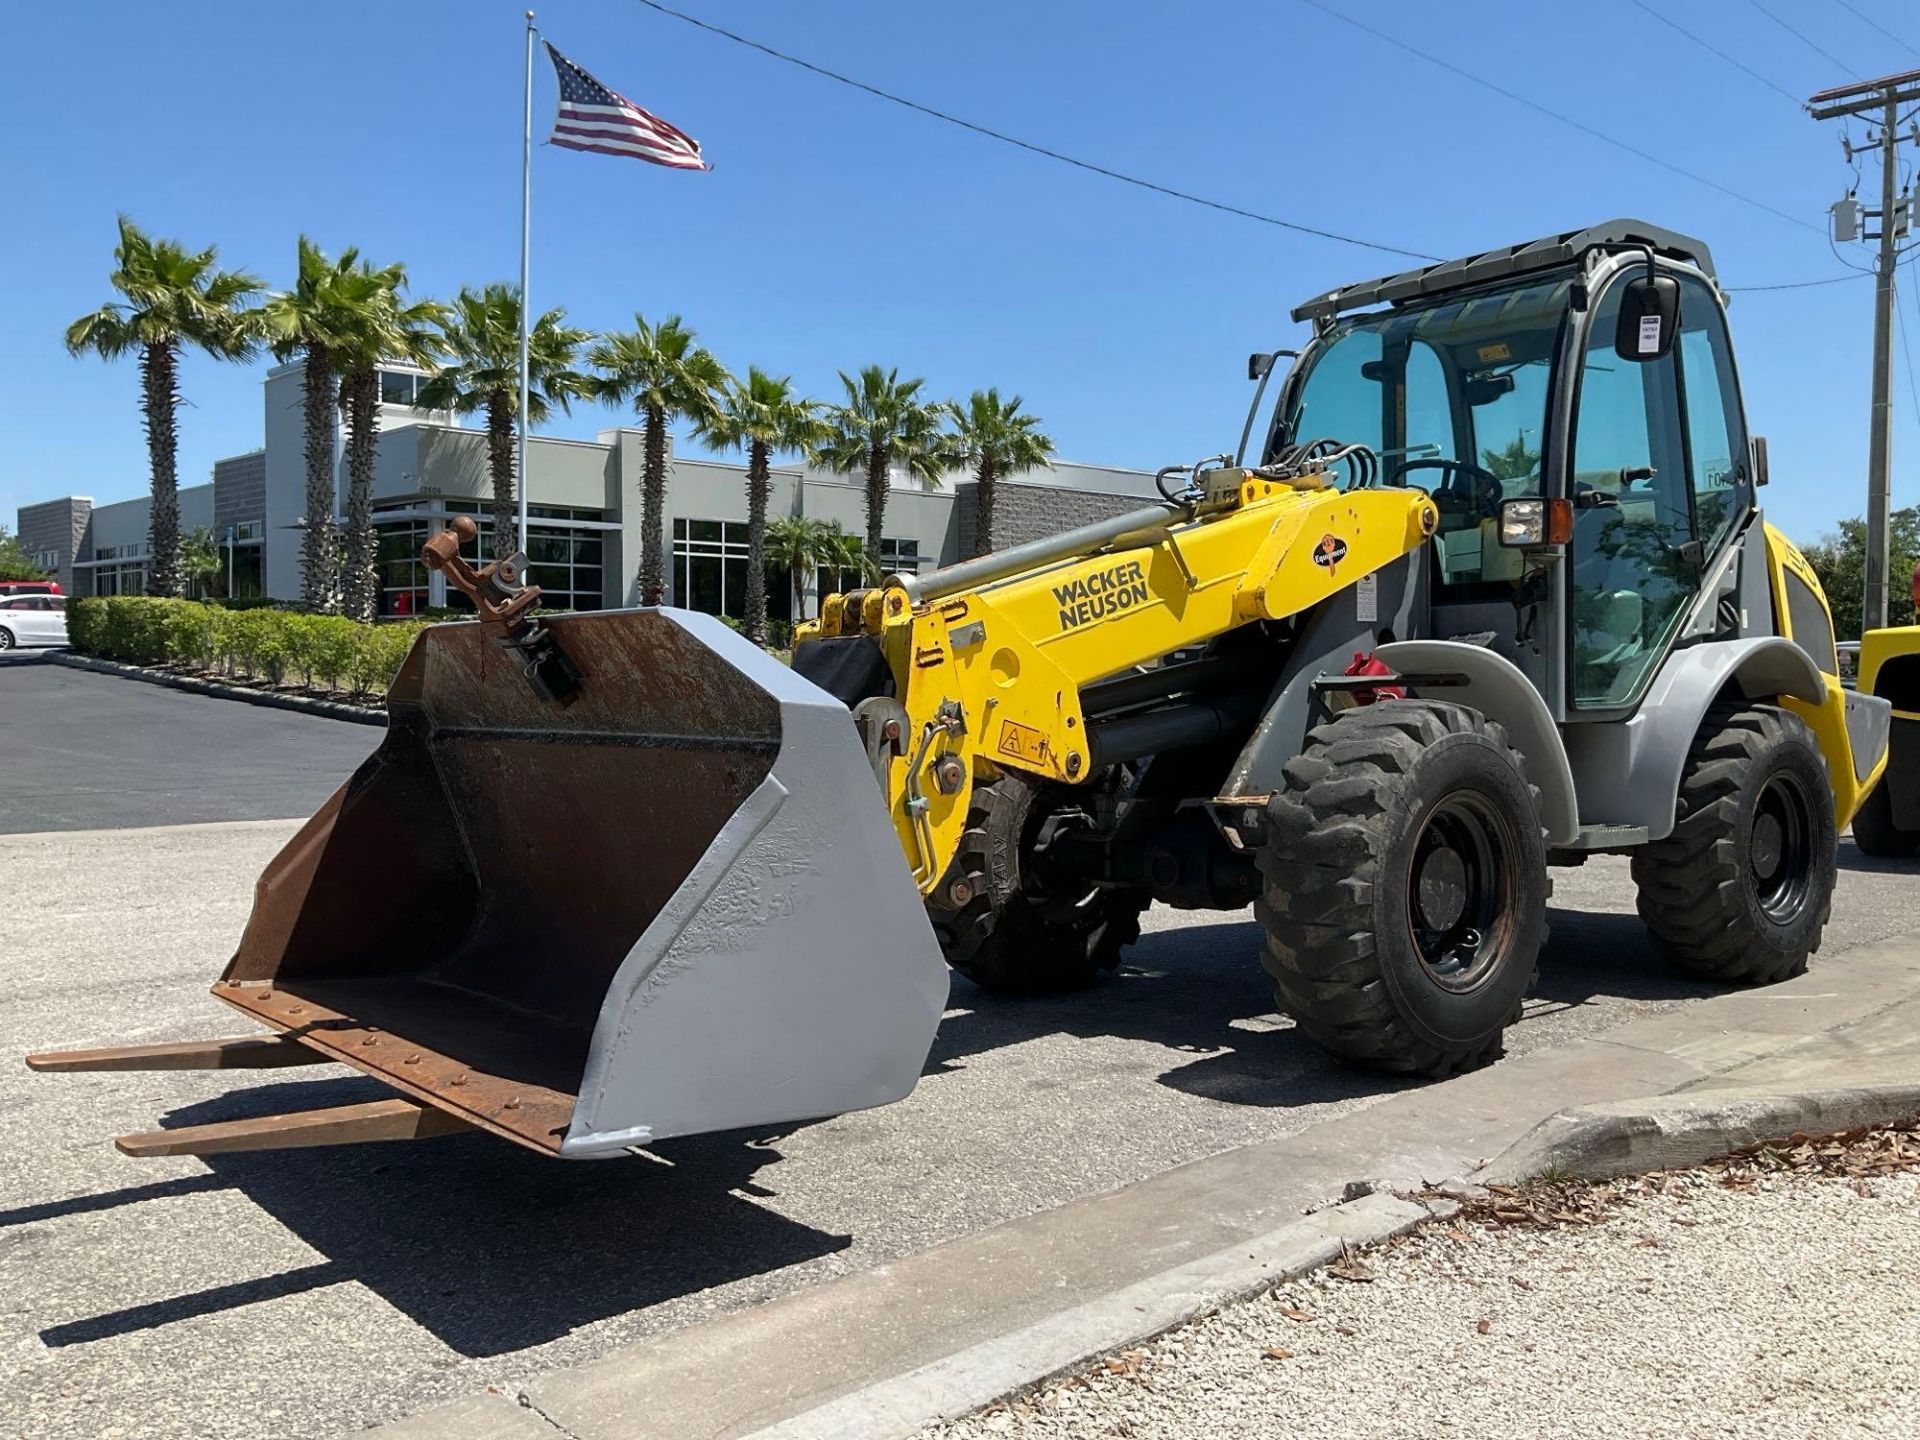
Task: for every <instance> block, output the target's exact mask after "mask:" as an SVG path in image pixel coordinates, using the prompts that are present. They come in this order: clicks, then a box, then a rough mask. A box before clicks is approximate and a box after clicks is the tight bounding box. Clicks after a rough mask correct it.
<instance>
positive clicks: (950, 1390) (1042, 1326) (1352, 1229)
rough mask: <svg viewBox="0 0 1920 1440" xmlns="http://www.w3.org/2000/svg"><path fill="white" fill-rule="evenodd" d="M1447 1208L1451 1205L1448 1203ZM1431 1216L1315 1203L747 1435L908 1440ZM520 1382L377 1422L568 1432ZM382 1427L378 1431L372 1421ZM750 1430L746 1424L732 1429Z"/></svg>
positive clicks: (426, 1434) (389, 1437) (422, 1428)
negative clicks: (1268, 1226)
mask: <svg viewBox="0 0 1920 1440" xmlns="http://www.w3.org/2000/svg"><path fill="white" fill-rule="evenodd" d="M1442 1213H1451V1211H1450V1210H1448V1211H1444V1212H1442ZM1432 1218H1434V1212H1433V1211H1430V1210H1428V1209H1427V1208H1426V1207H1425V1206H1423V1205H1416V1204H1414V1203H1413V1202H1411V1201H1408V1200H1402V1199H1399V1198H1398V1197H1396V1196H1393V1195H1384V1194H1373V1195H1367V1196H1364V1197H1363V1198H1361V1199H1358V1200H1349V1201H1347V1202H1345V1203H1344V1204H1340V1205H1332V1206H1329V1207H1328V1208H1327V1209H1325V1210H1319V1211H1315V1212H1314V1213H1313V1214H1312V1215H1309V1216H1306V1217H1305V1218H1304V1219H1301V1220H1296V1221H1294V1222H1292V1223H1291V1224H1288V1225H1283V1226H1281V1227H1280V1228H1279V1229H1277V1230H1272V1231H1269V1232H1268V1233H1266V1234H1264V1235H1259V1236H1255V1237H1254V1238H1252V1239H1250V1240H1248V1241H1245V1242H1244V1243H1242V1244H1238V1245H1234V1246H1231V1247H1229V1248H1227V1249H1225V1250H1221V1251H1218V1252H1216V1253H1215V1254H1212V1255H1207V1256H1203V1257H1201V1258H1200V1259H1197V1260H1190V1261H1188V1262H1187V1263H1185V1264H1183V1265H1176V1266H1174V1267H1173V1268H1171V1269H1169V1270H1164V1271H1162V1272H1161V1273H1159V1274H1158V1275H1152V1276H1149V1277H1148V1278H1147V1279H1145V1280H1141V1281H1137V1282H1136V1283H1134V1284H1132V1285H1128V1286H1125V1287H1123V1288H1122V1289H1119V1290H1115V1291H1114V1292H1112V1293H1111V1294H1108V1295H1103V1296H1100V1297H1099V1298H1097V1299H1094V1300H1090V1301H1087V1302H1085V1303H1084V1304H1080V1305H1076V1306H1073V1307H1071V1308H1070V1309H1066V1310H1062V1311H1060V1312H1059V1313H1057V1314H1054V1315H1049V1316H1048V1317H1047V1318H1045V1319H1044V1320H1041V1321H1038V1322H1037V1323H1035V1324H1032V1325H1029V1326H1027V1327H1025V1328H1024V1329H1020V1330H1015V1331H1012V1332H1011V1333H1009V1334H1006V1335H1001V1336H997V1337H995V1338H994V1339H991V1340H984V1341H982V1342H980V1343H979V1344H977V1345H973V1346H969V1347H968V1348H966V1349H963V1350H960V1351H957V1352H955V1353H954V1354H951V1355H947V1356H944V1357H942V1358H941V1359H939V1360H935V1361H933V1362H932V1363H930V1364H927V1365H922V1366H920V1367H919V1368H918V1369H915V1370H910V1371H908V1372H907V1373H905V1374H902V1375H895V1376H891V1377H889V1378H887V1379H884V1380H877V1381H875V1382H873V1383H872V1384H869V1385H864V1386H862V1387H860V1388H859V1389H857V1390H852V1391H849V1392H848V1393H846V1394H844V1395H841V1396H838V1397H837V1398H835V1399H833V1400H830V1401H828V1402H826V1403H825V1404H823V1405H818V1406H815V1407H814V1408H813V1409H810V1410H805V1411H802V1412H801V1413H799V1414H797V1415H793V1416H790V1417H788V1418H787V1419H784V1420H780V1421H777V1422H775V1423H774V1424H772V1425H767V1426H763V1427H761V1428H758V1429H755V1430H752V1431H750V1432H746V1433H744V1434H742V1435H741V1440H904V1437H907V1436H911V1435H913V1434H914V1433H915V1432H917V1431H919V1430H920V1429H922V1428H923V1427H924V1426H927V1425H933V1424H937V1423H939V1422H940V1421H943V1420H953V1419H958V1418H959V1417H960V1416H962V1415H970V1414H972V1413H973V1412H974V1411H975V1410H978V1409H980V1408H981V1407H982V1406H984V1405H991V1404H993V1402H994V1401H996V1400H1004V1399H1006V1398H1007V1397H1009V1396H1012V1395H1016V1394H1018V1393H1020V1392H1022V1391H1024V1390H1028V1389H1031V1388H1032V1387H1034V1386H1036V1385H1044V1384H1045V1383H1046V1382H1047V1381H1049V1380H1052V1379H1055V1378H1056V1377H1058V1376H1060V1375H1063V1374H1067V1373H1069V1372H1071V1371H1074V1370H1077V1369H1079V1368H1080V1367H1081V1366H1082V1365H1085V1364H1088V1363H1089V1362H1091V1361H1093V1360H1095V1359H1098V1358H1099V1357H1100V1356H1102V1355H1106V1354H1110V1353H1112V1352H1113V1351H1115V1350H1123V1349H1126V1348H1127V1347H1128V1346H1131V1345H1138V1344H1140V1343H1142V1342H1144V1341H1147V1340H1151V1339H1152V1338H1153V1337H1154V1336H1156V1335H1160V1334H1164V1333H1165V1332H1166V1331H1168V1330H1171V1329H1173V1328H1174V1327H1175V1326H1177V1325H1182V1324H1185V1323H1186V1322H1187V1321H1189V1320H1194V1319H1197V1318H1199V1317H1200V1316H1202V1315H1207V1314H1210V1313H1212V1312H1213V1311H1215V1310H1218V1309H1220V1308H1221V1307H1222V1306H1225V1305H1231V1304H1233V1303H1234V1302H1235V1301H1238V1300H1245V1299H1248V1298H1249V1297H1251V1296H1254V1295H1257V1294H1259V1293H1260V1292H1262V1291H1263V1290H1267V1289H1269V1288H1271V1287H1272V1286H1274V1285H1278V1284H1280V1283H1281V1282H1283V1281H1286V1280H1292V1279H1296V1278H1298V1277H1299V1276H1301V1275H1304V1274H1306V1273H1308V1272H1309V1271H1311V1270H1316V1269H1318V1268H1319V1267H1320V1266H1322V1265H1325V1264H1328V1263H1330V1262H1331V1261H1333V1260H1336V1259H1338V1258H1339V1256H1340V1254H1341V1253H1342V1251H1343V1250H1345V1249H1347V1248H1348V1247H1357V1246H1361V1245H1372V1244H1376V1243H1378V1242H1379V1241H1382V1240H1387V1239H1390V1238H1392V1237H1393V1236H1395V1235H1400V1234H1404V1233H1405V1232H1407V1231H1409V1230H1411V1229H1413V1228H1414V1227H1415V1226H1417V1225H1420V1224H1422V1223H1423V1222H1425V1221H1427V1220H1429V1219H1432ZM538 1402H539V1397H538V1396H537V1395H536V1394H533V1393H529V1391H528V1390H527V1389H523V1390H522V1391H521V1392H520V1394H519V1395H518V1396H517V1397H516V1398H515V1399H509V1398H508V1397H507V1396H505V1395H503V1394H500V1393H498V1392H497V1391H496V1392H494V1393H491V1394H487V1395H479V1396H470V1397H468V1398H467V1399H465V1400H460V1401H456V1402H454V1403H453V1404H450V1405H443V1406H440V1407H438V1408H436V1409H432V1410H426V1411H422V1412H420V1413H419V1414H417V1415H413V1416H410V1417H408V1418H407V1419H405V1420H401V1421H398V1422H395V1423H393V1424H390V1425H383V1426H381V1427H379V1430H378V1431H377V1433H378V1435H379V1437H380V1440H468V1437H470V1436H473V1435H500V1436H503V1437H506V1436H514V1437H519V1436H522V1435H524V1436H527V1437H529V1440H532V1437H537V1436H540V1435H545V1436H548V1437H553V1436H567V1435H572V1434H574V1433H575V1432H574V1431H573V1430H572V1429H570V1428H568V1427H567V1425H566V1424H565V1422H564V1420H563V1419H561V1418H556V1417H553V1416H550V1415H548V1414H547V1413H546V1412H545V1411H543V1410H542V1409H541V1407H540V1404H539V1403H538ZM368 1433H370V1434H371V1433H375V1432H368ZM731 1433H734V1434H741V1432H737V1431H735V1432H731Z"/></svg>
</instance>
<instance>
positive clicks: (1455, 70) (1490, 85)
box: [640, 0, 1820, 232]
mask: <svg viewBox="0 0 1920 1440" xmlns="http://www.w3.org/2000/svg"><path fill="white" fill-rule="evenodd" d="M640 3H641V4H643V5H650V4H652V3H653V0H640ZM1300 3H1301V4H1303V5H1308V6H1311V7H1312V8H1313V9H1315V10H1318V11H1320V12H1321V13H1322V14H1324V15H1331V16H1332V17H1333V18H1334V19H1336V20H1338V21H1339V22H1340V23H1341V24H1343V25H1349V26H1351V27H1352V28H1353V29H1355V30H1359V31H1362V32H1364V33H1366V34H1368V35H1371V36H1373V37H1374V39H1376V40H1379V41H1382V42H1383V43H1385V44H1388V45H1391V46H1393V48H1394V49H1396V50H1401V51H1404V52H1405V53H1407V54H1409V55H1411V56H1413V57H1414V58H1415V59H1417V60H1424V61H1426V62H1427V63H1428V64H1429V65H1436V66H1438V67H1439V68H1440V69H1442V70H1445V71H1448V72H1449V73H1451V74H1454V75H1458V76H1459V77H1460V78H1461V79H1462V80H1470V81H1472V82H1473V83H1474V84H1475V85H1478V86H1480V87H1481V88H1482V89H1486V90H1491V91H1492V92H1493V93H1494V94H1496V95H1501V96H1504V97H1505V98H1507V99H1509V100H1511V101H1513V102H1514V103H1515V104H1518V105H1524V106H1526V107H1527V108H1528V109H1529V110H1532V111H1534V112H1535V113H1537V114H1540V115H1544V116H1546V117H1547V118H1548V119H1549V120H1557V121H1558V122H1559V123H1560V124H1562V125H1566V126H1569V127H1571V128H1572V129H1575V130H1578V131H1579V132H1580V133H1581V134H1583V135H1589V136H1592V137H1593V138H1594V139H1595V140H1598V141H1600V142H1602V143H1603V144H1607V145H1611V146H1613V148H1614V149H1616V150H1622V151H1625V152H1626V153H1627V154H1629V155H1631V156H1633V157H1634V158H1635V159H1639V160H1645V161H1646V162H1647V163H1648V164H1650V165H1658V166H1659V167H1660V168H1661V169H1662V170H1667V171H1670V172H1672V173H1673V174H1675V175H1678V176H1680V177H1681V178H1682V179H1683V180H1691V181H1693V182H1694V183H1695V184H1696V185H1705V186H1706V187H1707V188H1709V189H1711V190H1718V191H1719V192H1720V193H1721V194H1722V195H1726V196H1728V197H1730V198H1732V199H1734V200H1738V201H1739V202H1740V203H1741V204H1743V205H1751V206H1753V207H1754V209H1756V210H1764V211H1766V212H1767V214H1769V215H1771V216H1773V217H1774V218H1775V219H1778V220H1785V221H1786V222H1787V223H1788V224H1790V225H1798V226H1799V227H1800V228H1801V229H1802V230H1812V231H1815V232H1818V231H1819V230H1820V227H1819V226H1818V225H1814V224H1812V223H1810V222H1809V221H1806V220H1802V219H1801V218H1800V217H1799V216H1798V215H1789V214H1788V213H1787V212H1786V211H1784V210H1777V209H1775V208H1774V207H1773V206H1771V205H1769V204H1767V203H1766V201H1764V200H1755V199H1754V198H1753V197H1752V196H1751V195H1742V194H1741V193H1740V192H1739V191H1738V190H1733V189H1730V188H1729V187H1727V186H1725V185H1722V184H1721V183H1720V182H1719V181H1718V180H1709V179H1708V178H1707V177H1706V176H1704V175H1696V174H1694V173H1693V171H1691V170H1684V169H1682V168H1681V167H1680V166H1678V165H1675V164H1674V163H1673V162H1672V161H1670V160H1663V159H1661V158H1660V157H1659V156H1658V155H1654V154H1651V153H1650V152H1648V151H1645V150H1642V149H1640V148H1639V147H1638V146H1635V145H1629V144H1628V143H1627V142H1626V141H1624V140H1616V139H1614V137H1613V136H1611V135H1608V134H1606V133H1605V132H1604V131H1600V130H1596V129H1594V128H1593V126H1591V125H1588V124H1585V123H1584V122H1582V121H1579V120H1575V119H1573V118H1572V117H1571V116H1568V115H1562V114H1561V113H1560V112H1559V111H1557V110H1549V109H1548V108H1547V107H1546V106H1544V105H1542V104H1540V103H1539V102H1538V101H1537V100H1529V99H1528V98H1527V97H1526V96H1524V95H1521V94H1517V93H1516V92H1514V91H1512V90H1509V89H1507V88H1506V87H1505V86H1503V85H1496V84H1495V83H1494V82H1493V81H1491V80H1487V79H1483V78H1482V77H1480V76H1478V75H1475V74H1474V73H1472V72H1471V71H1469V70H1462V69H1461V68H1460V67H1459V66H1458V65H1455V64H1453V63H1452V62H1451V61H1447V60H1442V59H1440V58H1439V57H1437V56H1434V55H1429V54H1427V53H1426V52H1425V51H1424V50H1417V49H1415V48H1414V47H1413V46H1411V45H1409V44H1407V43H1406V42H1405V41H1404V40H1398V39H1395V38H1394V37H1393V36H1391V35H1389V34H1387V33H1386V32H1385V31H1382V30H1376V29H1374V28H1373V26H1371V25H1369V24H1367V23H1366V22H1364V21H1361V20H1356V19H1354V18H1353V17H1352V16H1351V15H1343V14H1342V13H1341V12H1340V11H1338V10H1335V9H1334V8H1333V7H1332V6H1330V5H1325V4H1322V3H1321V0H1300Z"/></svg>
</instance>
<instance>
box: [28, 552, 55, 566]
mask: <svg viewBox="0 0 1920 1440" xmlns="http://www.w3.org/2000/svg"><path fill="white" fill-rule="evenodd" d="M33 563H34V568H36V569H39V570H58V569H59V568H60V552H59V551H58V550H36V551H34V552H33Z"/></svg>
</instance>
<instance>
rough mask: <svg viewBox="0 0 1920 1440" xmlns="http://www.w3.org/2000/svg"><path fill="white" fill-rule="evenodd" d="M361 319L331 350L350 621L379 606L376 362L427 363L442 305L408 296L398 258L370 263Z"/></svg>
mask: <svg viewBox="0 0 1920 1440" xmlns="http://www.w3.org/2000/svg"><path fill="white" fill-rule="evenodd" d="M363 269H365V270H366V273H367V275H368V277H369V278H370V279H371V280H372V281H373V283H374V293H373V296H372V303H371V304H369V305H368V306H367V307H366V309H365V310H364V312H363V314H362V318H363V320H364V321H365V323H364V324H363V325H362V326H361V327H360V328H359V329H358V330H357V331H356V333H355V334H354V335H353V336H352V338H351V339H350V340H348V341H346V342H345V343H343V344H342V345H341V347H340V349H339V352H338V353H337V355H336V357H335V363H336V364H337V365H338V366H339V369H340V408H341V409H342V410H343V411H344V412H345V414H346V420H347V525H346V535H345V540H346V545H345V551H346V553H345V556H344V557H343V560H342V566H341V577H340V578H341V587H340V588H341V602H342V608H343V609H344V610H345V611H346V613H347V614H348V615H349V616H351V617H352V618H353V619H355V620H372V619H373V618H374V616H375V615H376V614H377V613H378V611H379V608H380V605H379V602H380V583H379V579H378V577H377V576H376V575H375V574H374V558H375V551H374V547H375V538H374V531H373V467H374V461H375V458H376V455H377V452H378V449H379V444H380V368H379V367H380V363H381V362H382V361H384V360H402V361H406V362H408V363H410V364H414V365H420V366H426V365H430V364H432V363H433V361H434V360H435V358H436V357H437V356H438V355H439V353H440V331H439V327H440V325H441V324H442V323H443V322H444V321H445V320H446V318H447V309H446V307H445V306H444V305H441V304H440V303H438V302H437V301H433V300H411V301H410V300H407V299H404V298H403V297H402V295H401V293H400V292H401V290H402V289H403V288H404V287H405V285H406V283H407V274H406V270H405V268H404V267H402V266H400V265H388V266H386V267H385V268H384V269H380V270H374V269H371V268H370V267H365V266H363Z"/></svg>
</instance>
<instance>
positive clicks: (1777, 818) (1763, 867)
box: [1747, 772, 1814, 925]
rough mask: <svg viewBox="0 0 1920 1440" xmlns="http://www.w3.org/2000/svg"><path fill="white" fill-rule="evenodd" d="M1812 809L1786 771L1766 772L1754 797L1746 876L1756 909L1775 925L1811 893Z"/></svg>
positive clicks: (1794, 915) (1794, 914)
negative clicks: (1763, 781) (1767, 776)
mask: <svg viewBox="0 0 1920 1440" xmlns="http://www.w3.org/2000/svg"><path fill="white" fill-rule="evenodd" d="M1813 830H1814V826H1813V808H1812V806H1811V805H1810V804H1809V803H1808V800H1807V792H1806V789H1805V787H1803V786H1802V785H1801V784H1800V782H1799V780H1798V779H1797V778H1795V777H1794V776H1792V775H1788V774H1786V773H1784V772H1783V773H1780V774H1776V775H1773V776H1771V777H1770V778H1769V779H1768V780H1767V783H1766V784H1765V785H1763V786H1762V787H1761V789H1760V796H1759V799H1758V800H1756V801H1755V802H1754V807H1753V826H1752V829H1751V831H1750V832H1749V834H1748V838H1747V878H1748V881H1749V882H1750V883H1751V884H1752V886H1753V893H1754V898H1755V899H1756V900H1758V901H1759V902H1760V909H1761V910H1762V911H1763V912H1764V913H1765V914H1766V917H1767V918H1768V919H1769V920H1771V921H1773V922H1774V923H1775V924H1777V925H1784V924H1787V923H1789V922H1791V921H1792V920H1794V919H1796V918H1797V917H1798V916H1799V915H1800V913H1801V912H1802V911H1803V910H1805V909H1806V907H1807V903H1808V901H1809V900H1810V899H1811V898H1812V895H1813V871H1814V864H1813Z"/></svg>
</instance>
